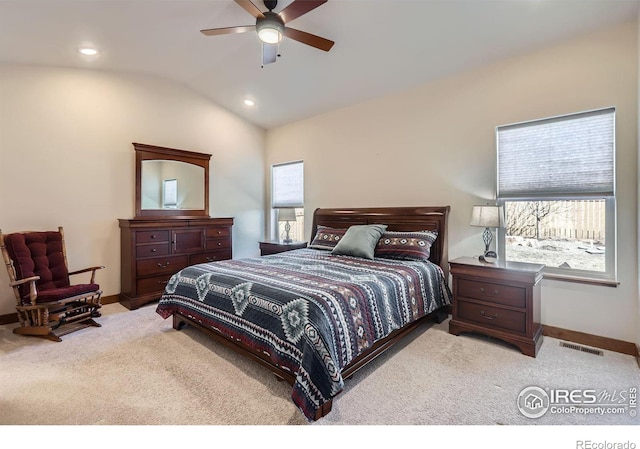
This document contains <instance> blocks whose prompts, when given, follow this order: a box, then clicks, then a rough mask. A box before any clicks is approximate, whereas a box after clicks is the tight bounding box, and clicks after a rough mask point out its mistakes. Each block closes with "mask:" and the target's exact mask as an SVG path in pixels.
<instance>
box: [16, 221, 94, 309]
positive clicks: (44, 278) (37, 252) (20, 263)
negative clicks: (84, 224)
mask: <svg viewBox="0 0 640 449" xmlns="http://www.w3.org/2000/svg"><path fill="white" fill-rule="evenodd" d="M4 241H5V246H6V248H7V252H8V253H9V257H10V258H11V260H13V263H14V267H15V269H16V276H17V279H24V278H28V277H31V276H40V280H39V281H37V283H36V286H37V289H38V296H40V295H41V294H42V293H44V292H45V291H47V290H51V289H63V288H66V287H69V271H68V270H67V266H66V264H65V261H64V254H63V250H62V245H63V243H62V234H60V232H55V231H45V232H28V233H24V234H23V233H15V234H9V235H6V236H5V239H4ZM93 285H95V284H93ZM20 296H21V297H22V298H24V299H28V298H29V285H28V284H25V285H22V286H21V288H20ZM38 299H39V298H38Z"/></svg>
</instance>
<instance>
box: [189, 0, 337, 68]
mask: <svg viewBox="0 0 640 449" xmlns="http://www.w3.org/2000/svg"><path fill="white" fill-rule="evenodd" d="M234 1H235V2H236V3H237V4H238V5H240V6H241V7H242V8H244V9H245V10H246V11H247V12H248V13H249V14H251V15H252V16H253V17H255V19H256V24H255V25H247V26H236V27H227V28H213V29H210V30H200V32H201V33H202V34H205V35H207V36H218V35H221V34H235V33H246V32H247V31H257V33H258V37H259V38H260V40H261V41H262V65H263V66H264V65H266V64H271V63H272V62H276V58H277V57H278V56H279V55H278V43H279V42H280V41H281V40H282V37H283V36H286V37H288V38H290V39H293V40H296V41H298V42H302V43H303V44H306V45H310V46H312V47H315V48H318V49H320V50H324V51H329V50H331V47H333V44H334V42H333V41H330V40H329V39H325V38H323V37H320V36H316V35H314V34H309V33H307V32H305V31H300V30H296V29H294V28H289V27H288V26H285V24H287V23H289V22H291V21H292V20H294V19H297V18H298V17H300V16H301V15H303V14H306V13H308V12H309V11H312V10H314V9H316V8H317V7H318V6H320V5H322V4H323V3H326V2H327V0H294V1H293V2H292V3H291V4H289V6H287V7H286V8H284V9H283V10H282V11H280V12H279V13H275V12H273V10H274V9H275V8H276V6H277V5H278V1H277V0H264V6H265V7H266V8H267V9H268V10H269V11H267V12H262V11H260V10H259V9H258V7H257V6H256V5H254V4H253V3H252V2H251V0H234Z"/></svg>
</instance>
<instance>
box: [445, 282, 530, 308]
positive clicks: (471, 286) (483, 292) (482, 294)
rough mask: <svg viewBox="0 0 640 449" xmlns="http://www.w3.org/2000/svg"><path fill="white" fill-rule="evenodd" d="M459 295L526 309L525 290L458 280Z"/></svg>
mask: <svg viewBox="0 0 640 449" xmlns="http://www.w3.org/2000/svg"><path fill="white" fill-rule="evenodd" d="M456 286H457V294H458V295H459V296H462V297H464V298H471V299H479V300H481V301H487V302H492V303H495V304H504V305H507V306H513V307H520V308H522V309H524V308H525V307H526V291H525V289H524V288H520V287H511V286H509V285H501V284H492V283H490V282H477V281H471V280H469V279H458V283H457V285H456Z"/></svg>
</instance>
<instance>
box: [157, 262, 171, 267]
mask: <svg viewBox="0 0 640 449" xmlns="http://www.w3.org/2000/svg"><path fill="white" fill-rule="evenodd" d="M158 266H159V267H160V268H167V267H168V266H169V262H167V263H165V264H164V265H163V264H161V263H160V262H158Z"/></svg>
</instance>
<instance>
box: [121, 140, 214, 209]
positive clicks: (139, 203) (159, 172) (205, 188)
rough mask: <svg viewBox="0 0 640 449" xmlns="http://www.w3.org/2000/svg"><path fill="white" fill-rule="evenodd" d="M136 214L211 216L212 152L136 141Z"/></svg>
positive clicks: (134, 145)
mask: <svg viewBox="0 0 640 449" xmlns="http://www.w3.org/2000/svg"><path fill="white" fill-rule="evenodd" d="M133 147H134V149H135V151H136V218H152V217H165V218H191V217H196V218H197V217H208V216H209V161H210V159H211V155H210V154H205V153H196V152H194V151H186V150H177V149H175V148H166V147H158V146H154V145H147V144H144V143H135V142H134V143H133Z"/></svg>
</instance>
